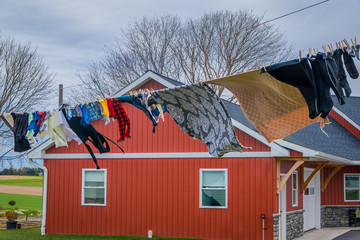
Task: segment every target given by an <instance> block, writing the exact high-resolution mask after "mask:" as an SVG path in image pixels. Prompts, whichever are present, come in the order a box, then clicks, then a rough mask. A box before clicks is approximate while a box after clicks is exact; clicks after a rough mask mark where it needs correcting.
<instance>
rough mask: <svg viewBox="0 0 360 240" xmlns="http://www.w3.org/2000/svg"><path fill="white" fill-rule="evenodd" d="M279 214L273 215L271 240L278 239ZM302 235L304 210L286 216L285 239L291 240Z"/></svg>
mask: <svg viewBox="0 0 360 240" xmlns="http://www.w3.org/2000/svg"><path fill="white" fill-rule="evenodd" d="M279 218H280V217H279V214H274V215H273V239H274V240H278V239H279ZM303 234H304V210H298V211H293V212H288V213H287V214H286V239H288V240H291V239H294V238H297V237H300V236H302V235H303Z"/></svg>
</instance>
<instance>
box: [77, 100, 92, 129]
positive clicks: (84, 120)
mask: <svg viewBox="0 0 360 240" xmlns="http://www.w3.org/2000/svg"><path fill="white" fill-rule="evenodd" d="M78 109H80V111H81V116H80V118H81V122H80V123H81V124H82V125H84V126H86V125H88V124H90V113H89V110H88V109H87V108H86V107H85V105H84V104H79V105H78Z"/></svg>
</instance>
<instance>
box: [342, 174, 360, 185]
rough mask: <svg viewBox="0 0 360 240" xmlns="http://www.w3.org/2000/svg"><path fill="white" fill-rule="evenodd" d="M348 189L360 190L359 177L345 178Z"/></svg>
mask: <svg viewBox="0 0 360 240" xmlns="http://www.w3.org/2000/svg"><path fill="white" fill-rule="evenodd" d="M345 185H346V187H351V188H359V177H358V176H346V177H345Z"/></svg>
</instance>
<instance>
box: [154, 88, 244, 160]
mask: <svg viewBox="0 0 360 240" xmlns="http://www.w3.org/2000/svg"><path fill="white" fill-rule="evenodd" d="M151 95H152V97H153V98H154V99H155V101H156V102H158V103H159V104H161V106H163V107H164V108H165V109H166V111H167V112H168V113H169V114H170V116H171V117H172V118H173V119H174V120H175V122H176V123H177V124H178V125H179V127H180V128H181V129H182V130H183V131H184V132H185V133H186V134H187V135H189V136H192V137H194V138H196V139H201V140H202V141H203V142H204V143H205V144H206V145H207V147H208V149H209V153H210V154H211V155H212V156H214V157H221V156H223V155H224V154H225V153H227V152H230V151H240V152H241V151H242V149H250V148H248V147H244V146H243V145H241V144H240V143H239V141H238V139H237V137H236V134H235V131H234V127H233V125H232V123H231V118H230V116H229V114H228V112H227V110H226V108H225V106H224V104H223V103H222V102H221V100H220V99H219V97H218V96H217V95H216V94H215V93H214V92H213V91H212V90H211V89H210V88H209V87H208V86H207V85H206V84H202V83H199V84H191V85H186V86H181V87H175V88H172V89H164V90H159V91H155V92H153V93H151Z"/></svg>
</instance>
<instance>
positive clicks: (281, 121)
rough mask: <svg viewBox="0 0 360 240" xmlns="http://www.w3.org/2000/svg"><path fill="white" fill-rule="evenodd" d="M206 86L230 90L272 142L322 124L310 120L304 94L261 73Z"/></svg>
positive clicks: (219, 81) (212, 82) (318, 119)
mask: <svg viewBox="0 0 360 240" xmlns="http://www.w3.org/2000/svg"><path fill="white" fill-rule="evenodd" d="M205 83H210V84H217V85H220V86H223V87H225V88H227V89H228V90H230V91H231V92H232V93H233V94H234V96H235V97H236V98H237V100H238V101H239V104H240V106H241V108H242V110H243V112H244V114H245V116H246V118H247V119H248V120H249V121H250V122H251V123H252V124H253V125H254V126H255V127H256V128H257V129H258V130H259V131H260V132H261V133H262V135H263V136H264V137H265V138H266V140H267V141H268V142H272V141H274V140H277V139H282V138H284V137H286V136H288V135H290V134H292V133H294V132H296V131H297V130H299V129H301V128H303V127H306V126H307V125H309V124H311V123H314V122H318V121H320V118H316V119H310V118H309V110H308V107H307V104H306V101H305V99H304V97H303V96H302V95H301V93H300V91H299V90H298V89H297V88H295V87H293V86H291V85H289V84H286V83H283V82H280V81H278V80H276V79H275V78H273V77H272V76H271V75H270V74H268V73H262V74H260V72H259V70H254V71H250V72H246V73H240V74H237V75H233V76H228V77H224V78H219V79H215V80H211V81H206V82H205Z"/></svg>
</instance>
